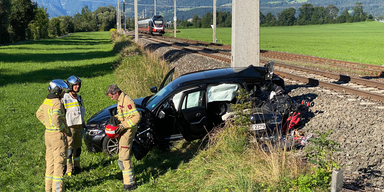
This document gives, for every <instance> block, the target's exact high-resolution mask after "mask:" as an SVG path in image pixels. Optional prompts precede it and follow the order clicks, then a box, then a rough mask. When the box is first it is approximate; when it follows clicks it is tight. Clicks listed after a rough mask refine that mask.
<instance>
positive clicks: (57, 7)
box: [34, 0, 384, 20]
mask: <svg viewBox="0 0 384 192" xmlns="http://www.w3.org/2000/svg"><path fill="white" fill-rule="evenodd" d="M34 1H36V2H37V3H38V5H39V6H44V7H45V8H47V12H48V13H49V16H50V17H51V18H52V17H57V16H60V15H70V16H73V15H74V14H76V13H81V9H82V8H83V7H85V6H88V8H89V9H90V10H91V11H95V10H96V9H97V8H98V7H100V6H108V5H112V6H114V7H116V6H117V2H118V1H117V0H34ZM238 1H239V2H241V0H238ZM119 2H120V9H122V7H123V5H122V2H123V0H120V1H119ZM125 2H126V13H127V16H128V17H133V15H134V13H133V4H134V1H133V0H125ZM212 2H213V1H211V0H209V1H207V0H193V1H191V0H177V1H176V7H177V9H178V11H177V18H178V19H183V20H184V19H188V18H192V16H193V15H194V14H197V15H198V16H199V17H200V18H201V17H202V16H203V15H205V13H206V12H208V11H209V12H212V4H213V3H212ZM356 2H361V3H362V4H363V10H364V12H367V13H368V15H369V14H372V15H374V16H379V15H383V13H384V1H383V0H280V1H276V0H260V11H261V12H262V13H263V14H264V15H266V14H267V13H269V12H271V13H272V14H273V15H275V16H277V14H278V13H280V12H281V11H282V10H284V9H288V8H290V7H293V8H295V9H296V12H298V8H299V7H301V6H302V5H303V4H305V3H311V4H312V5H314V6H324V7H326V6H328V5H335V6H336V7H337V8H339V10H340V13H341V12H342V11H343V10H344V9H345V8H348V9H351V8H352V7H353V6H354V5H355V4H356ZM156 5H157V6H156V12H157V14H161V15H163V16H164V17H165V18H166V20H173V9H174V7H173V6H174V1H173V0H156ZM231 5H232V0H216V6H217V11H225V12H226V11H231ZM138 9H139V14H138V15H139V17H147V16H150V15H152V14H153V10H154V0H138Z"/></svg>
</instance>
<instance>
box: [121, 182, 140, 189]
mask: <svg viewBox="0 0 384 192" xmlns="http://www.w3.org/2000/svg"><path fill="white" fill-rule="evenodd" d="M123 189H124V190H126V191H132V190H135V189H137V185H136V183H134V184H130V185H124V188H123Z"/></svg>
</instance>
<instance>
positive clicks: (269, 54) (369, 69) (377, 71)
mask: <svg viewBox="0 0 384 192" xmlns="http://www.w3.org/2000/svg"><path fill="white" fill-rule="evenodd" d="M153 38H158V39H164V40H168V41H174V42H183V43H187V44H189V45H195V46H206V47H211V48H212V49H213V50H216V51H219V52H222V53H224V52H227V53H230V51H231V46H230V45H223V44H215V43H209V42H203V41H196V40H190V39H182V38H174V37H167V36H162V37H153ZM260 56H261V57H265V58H273V59H279V60H283V61H300V62H310V63H314V64H316V65H325V66H327V67H328V68H332V70H338V69H343V70H346V69H348V70H349V71H357V72H361V73H364V74H368V75H372V76H384V66H379V65H371V64H363V63H356V62H349V61H340V60H335V59H327V58H321V57H314V56H308V55H301V54H293V53H284V52H277V51H268V50H260Z"/></svg>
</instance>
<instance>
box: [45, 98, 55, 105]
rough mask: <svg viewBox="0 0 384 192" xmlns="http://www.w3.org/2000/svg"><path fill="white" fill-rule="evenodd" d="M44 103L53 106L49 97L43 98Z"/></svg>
mask: <svg viewBox="0 0 384 192" xmlns="http://www.w3.org/2000/svg"><path fill="white" fill-rule="evenodd" d="M44 104H45V105H48V106H53V104H52V100H50V99H45V100H44Z"/></svg>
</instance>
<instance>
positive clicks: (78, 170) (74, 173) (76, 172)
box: [73, 167, 82, 175]
mask: <svg viewBox="0 0 384 192" xmlns="http://www.w3.org/2000/svg"><path fill="white" fill-rule="evenodd" d="M81 171H82V170H81V168H80V167H75V170H74V171H73V175H77V174H79V173H81Z"/></svg>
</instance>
